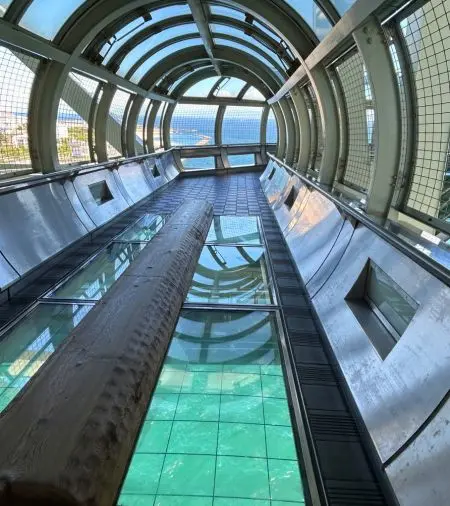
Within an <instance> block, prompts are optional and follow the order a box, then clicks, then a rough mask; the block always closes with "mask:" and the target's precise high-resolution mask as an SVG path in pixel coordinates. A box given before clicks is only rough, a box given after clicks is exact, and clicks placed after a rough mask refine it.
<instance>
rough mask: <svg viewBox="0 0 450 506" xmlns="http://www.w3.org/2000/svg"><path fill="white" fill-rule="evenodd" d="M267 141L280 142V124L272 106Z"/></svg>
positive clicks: (268, 121)
mask: <svg viewBox="0 0 450 506" xmlns="http://www.w3.org/2000/svg"><path fill="white" fill-rule="evenodd" d="M266 143H267V144H278V124H277V120H276V118H275V114H274V112H273V109H272V108H271V109H270V111H269V116H268V117H267V131H266Z"/></svg>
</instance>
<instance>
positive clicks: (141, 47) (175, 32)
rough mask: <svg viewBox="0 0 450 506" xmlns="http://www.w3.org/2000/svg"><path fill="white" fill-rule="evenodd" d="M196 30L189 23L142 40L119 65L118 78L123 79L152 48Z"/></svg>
mask: <svg viewBox="0 0 450 506" xmlns="http://www.w3.org/2000/svg"><path fill="white" fill-rule="evenodd" d="M197 32H198V28H197V25H196V24H194V23H189V24H186V25H180V26H173V27H172V28H168V29H167V30H163V31H162V32H160V33H155V35H152V36H151V37H150V38H149V39H147V40H144V41H143V42H141V43H140V44H138V45H137V46H136V47H135V48H133V49H132V50H131V51H130V52H129V53H128V54H127V55H126V56H125V58H124V59H123V61H122V63H121V64H120V68H119V70H118V72H117V73H118V74H119V76H121V77H123V76H124V75H125V74H126V73H127V72H128V71H129V70H130V68H131V67H132V66H133V65H134V64H135V63H136V62H137V61H138V60H139V58H141V57H142V56H144V55H145V54H146V53H148V52H149V51H151V49H152V48H154V47H156V46H158V45H159V44H162V43H163V42H166V41H169V40H170V39H173V38H175V37H178V36H180V35H185V34H191V33H197Z"/></svg>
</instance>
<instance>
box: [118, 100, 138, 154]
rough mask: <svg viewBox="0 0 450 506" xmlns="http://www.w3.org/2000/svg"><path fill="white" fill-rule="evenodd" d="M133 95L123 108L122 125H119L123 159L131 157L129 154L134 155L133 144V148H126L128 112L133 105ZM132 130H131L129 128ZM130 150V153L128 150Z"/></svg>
mask: <svg viewBox="0 0 450 506" xmlns="http://www.w3.org/2000/svg"><path fill="white" fill-rule="evenodd" d="M133 98H134V97H133V95H131V96H130V98H129V99H128V102H127V105H126V106H125V110H124V112H123V118H122V124H121V125H120V140H121V144H122V153H123V156H124V157H125V158H127V157H129V156H132V155H131V154H130V153H134V142H133V146H128V136H127V131H128V127H129V123H128V122H129V119H130V110H131V107H132V105H133ZM131 129H132V130H133V128H131ZM134 134H135V135H136V125H135V126H134ZM129 148H131V151H130V149H129Z"/></svg>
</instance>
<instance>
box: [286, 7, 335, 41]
mask: <svg viewBox="0 0 450 506" xmlns="http://www.w3.org/2000/svg"><path fill="white" fill-rule="evenodd" d="M288 3H289V5H290V6H291V7H292V8H293V9H295V10H296V11H297V12H298V13H299V14H300V16H302V18H303V19H304V20H305V21H306V22H307V23H308V24H309V26H310V27H311V28H312V30H313V31H314V33H315V34H316V35H317V38H318V39H319V40H322V39H323V38H324V37H325V35H326V34H327V33H328V32H329V31H330V30H331V23H330V22H329V21H328V18H327V17H326V16H325V13H324V12H323V11H322V9H321V8H320V7H319V6H318V5H317V4H316V2H314V1H313V0H289V2H288Z"/></svg>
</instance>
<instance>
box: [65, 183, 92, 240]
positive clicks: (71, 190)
mask: <svg viewBox="0 0 450 506" xmlns="http://www.w3.org/2000/svg"><path fill="white" fill-rule="evenodd" d="M64 190H65V191H66V195H67V198H68V199H69V200H70V203H71V204H72V207H73V209H74V210H75V212H76V213H77V216H78V218H79V219H80V220H81V222H82V223H83V225H84V226H85V227H86V229H87V230H89V231H91V230H94V228H95V223H94V222H93V221H92V220H91V218H90V216H89V214H88V213H87V212H86V209H85V208H84V207H83V204H82V202H81V200H80V199H79V197H78V193H77V192H76V190H75V187H74V185H73V181H72V180H71V179H70V180H68V179H67V180H66V181H64Z"/></svg>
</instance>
